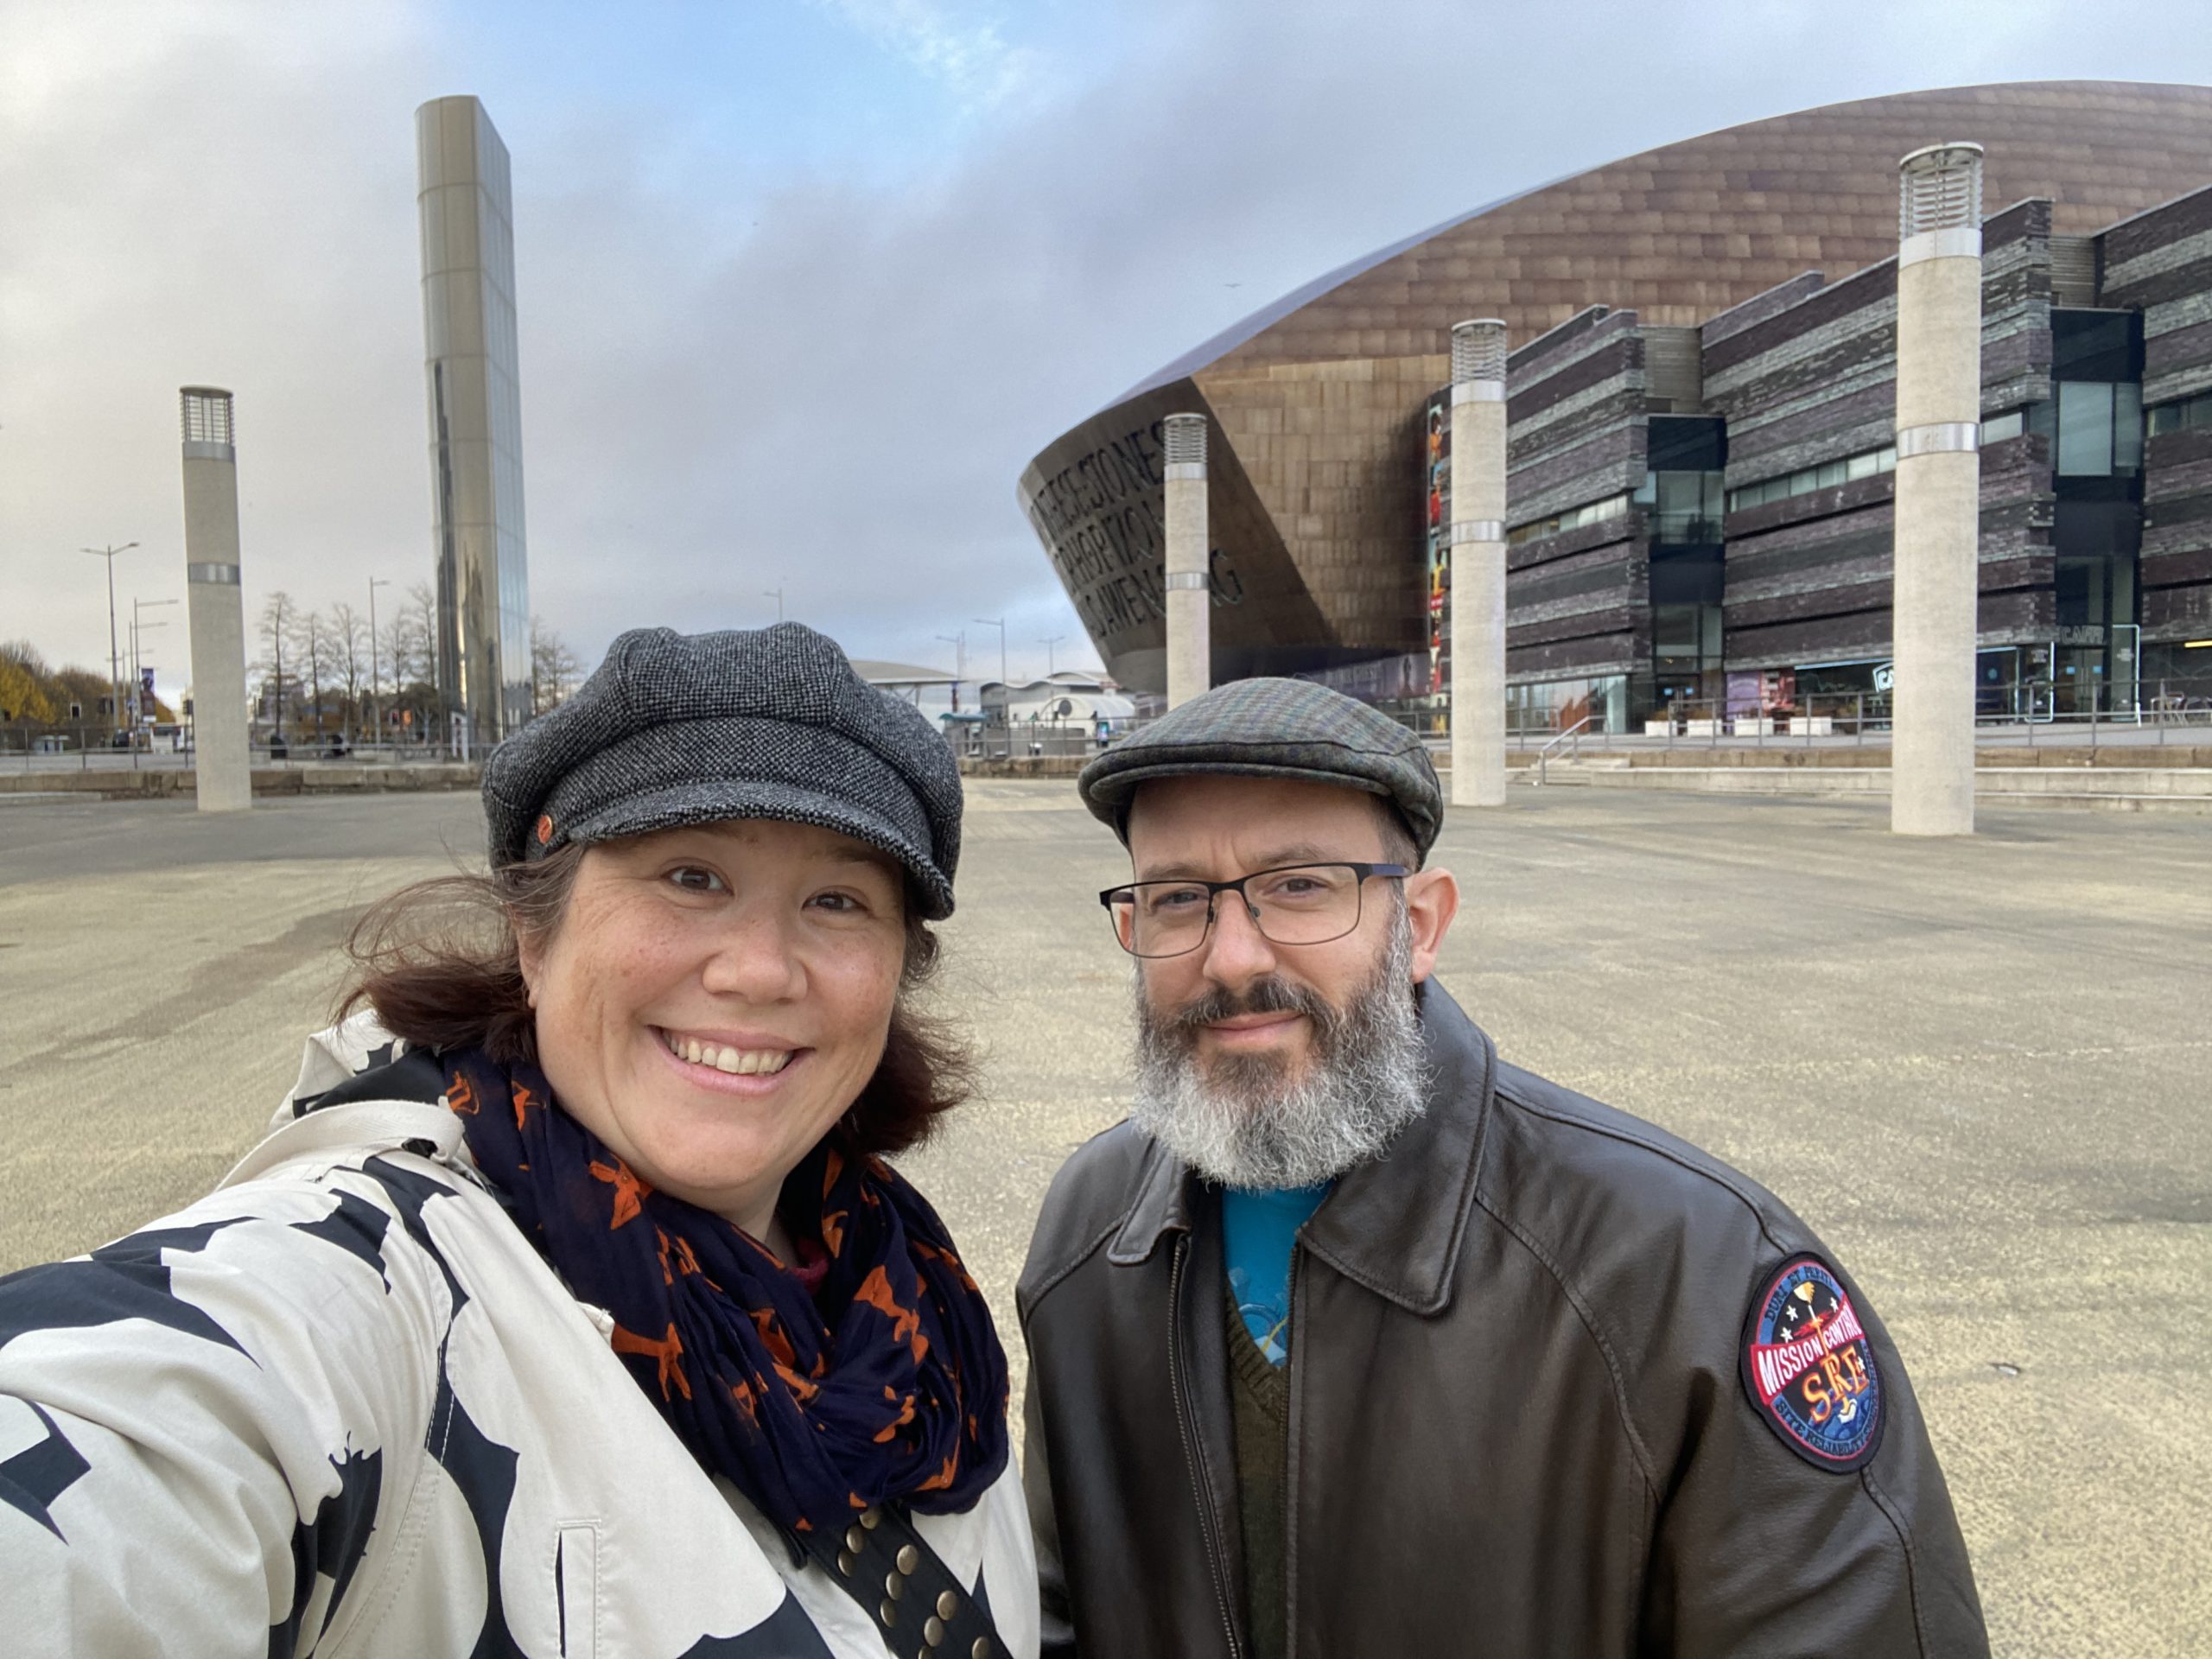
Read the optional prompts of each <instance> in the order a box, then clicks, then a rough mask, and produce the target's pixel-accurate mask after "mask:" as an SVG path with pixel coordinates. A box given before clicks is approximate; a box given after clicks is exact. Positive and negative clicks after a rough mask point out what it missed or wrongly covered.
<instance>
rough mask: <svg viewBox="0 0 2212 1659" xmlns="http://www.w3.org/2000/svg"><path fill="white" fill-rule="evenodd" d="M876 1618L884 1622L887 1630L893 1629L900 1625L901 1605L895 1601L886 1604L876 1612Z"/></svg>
mask: <svg viewBox="0 0 2212 1659" xmlns="http://www.w3.org/2000/svg"><path fill="white" fill-rule="evenodd" d="M875 1616H876V1617H877V1618H880V1619H881V1620H882V1621H883V1628H884V1629H885V1630H890V1629H892V1628H893V1627H894V1626H895V1625H896V1624H898V1623H899V1604H898V1603H897V1602H895V1601H887V1602H885V1603H884V1604H883V1605H882V1606H880V1607H879V1608H877V1609H876V1610H875Z"/></svg>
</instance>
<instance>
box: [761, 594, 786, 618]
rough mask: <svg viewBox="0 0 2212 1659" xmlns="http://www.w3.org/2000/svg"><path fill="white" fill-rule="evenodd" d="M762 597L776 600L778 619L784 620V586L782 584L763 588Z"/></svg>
mask: <svg viewBox="0 0 2212 1659" xmlns="http://www.w3.org/2000/svg"><path fill="white" fill-rule="evenodd" d="M760 597H761V598H763V599H772V600H774V601H776V620H777V621H779V622H780V621H782V620H784V590H783V588H781V587H780V586H779V587H775V588H762V589H761V590H760Z"/></svg>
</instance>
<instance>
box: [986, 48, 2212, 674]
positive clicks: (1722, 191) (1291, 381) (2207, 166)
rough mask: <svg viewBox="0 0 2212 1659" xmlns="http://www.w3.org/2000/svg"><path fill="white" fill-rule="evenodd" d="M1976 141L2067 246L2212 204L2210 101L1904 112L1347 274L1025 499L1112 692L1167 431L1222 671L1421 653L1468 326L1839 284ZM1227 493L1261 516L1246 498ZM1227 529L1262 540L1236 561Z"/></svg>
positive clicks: (2004, 186) (1166, 378)
mask: <svg viewBox="0 0 2212 1659" xmlns="http://www.w3.org/2000/svg"><path fill="white" fill-rule="evenodd" d="M1953 139H1967V140H1972V141H1973V142H1974V143H1980V144H1981V145H1983V146H1984V147H1985V149H1986V152H1987V160H1986V171H1985V181H1984V189H1983V200H1984V202H1985V204H1986V210H1987V211H1989V212H1991V213H1994V212H1997V211H1999V209H2001V208H2003V207H2005V206H2006V205H2007V204H2009V203H2012V202H2013V201H2017V200H2021V199H2023V198H2025V197H2030V196H2037V197H2048V198H2050V200H2052V202H2053V204H2054V208H2053V225H2052V228H2053V230H2054V231H2055V232H2057V233H2058V234H2061V235H2081V234H2088V233H2090V232H2095V231H2099V230H2101V229H2103V228H2104V227H2105V226H2108V225H2111V224H2112V223H2113V222H2114V221H2115V220H2118V219H2125V218H2126V217H2128V216H2129V215H2131V214H2133V213H2139V212H2140V211H2142V210H2143V209H2145V208H2147V207H2155V206H2157V205H2158V203H2160V202H2162V201H2165V200H2170V199H2171V198H2172V197H2174V196H2177V195H2180V194H2183V193H2186V192H2189V191H2192V190H2196V189H2199V188H2202V187H2204V186H2205V185H2206V184H2207V183H2212V88H2208V87H2202V86H2159V85H2143V84H2136V83H2131V82H2117V81H2037V82H2024V83H2018V84H2012V85H1998V86H1965V87H1949V88H1944V89H1942V90H1937V91H1932V92H1904V93H1899V94H1897V95H1896V96H1893V97H1889V98H1876V99H1862V100H1859V101H1858V102H1855V103H1849V104H1834V105H1827V106H1825V107H1823V108H1820V109H1814V110H1807V111H1801V112H1799V113H1797V114H1795V115H1785V116H1778V117H1776V118H1773V119H1771V120H1765V121H1755V122H1751V123H1749V124H1745V125H1743V126H1739V127H1730V128H1727V129H1726V130H1722V131H1719V132H1713V133H1707V134H1706V135H1704V136H1703V137H1697V138H1690V139H1686V140H1684V141H1683V142H1681V143H1674V144H1668V145H1665V146H1662V148H1660V149H1652V150H1647V151H1645V152H1644V153H1643V154H1642V155H1638V156H1629V157H1627V158H1625V159H1624V160H1621V161H1618V162H1609V163H1608V164H1606V165H1605V166H1603V167H1598V168H1592V169H1591V170H1590V171H1588V172H1586V173H1580V174H1577V175H1574V176H1573V177H1571V178H1567V179H1562V180H1560V181H1557V182H1555V183H1552V184H1548V185H1545V186H1543V187H1541V188H1536V189H1532V190H1529V191H1526V192H1524V193H1522V194H1519V195H1516V196H1511V197H1509V198H1507V199H1505V200H1502V201H1499V202H1496V203H1493V204H1491V206H1489V207H1484V208H1480V209H1478V210H1476V211H1475V212H1473V213H1469V214H1466V215H1465V216H1463V217H1461V218H1459V219H1453V220H1451V221H1449V222H1447V223H1446V224H1445V225H1442V226H1438V227H1436V228H1435V229H1433V230H1430V231H1427V232H1421V234H1420V235H1418V236H1416V237H1414V238H1410V239H1408V240H1407V241H1405V242H1401V243H1397V244H1394V245H1391V246H1390V247H1388V248H1384V249H1382V250H1380V251H1377V252H1376V253H1374V254H1371V255H1370V256H1368V257H1366V258H1364V259H1361V260H1357V261H1354V262H1353V263H1352V264H1349V265H1347V266H1344V267H1343V268H1341V269H1340V270H1336V271H1332V272H1330V273H1329V274H1328V275H1326V276H1325V277H1321V278H1319V280H1318V281H1316V282H1314V283H1309V284H1307V285H1306V287H1304V288H1301V289H1297V290H1294V292H1293V293H1291V294H1289V295H1287V296H1284V297H1283V298H1282V299H1281V300H1278V301H1276V302H1274V304H1272V305H1270V306H1268V307H1266V308H1263V309H1262V310H1260V311H1258V312H1256V313H1255V314H1254V315H1252V316H1250V317H1249V318H1247V319H1246V320H1245V321H1243V322H1242V323H1239V324H1238V325H1236V327H1231V328H1230V329H1228V330H1226V331H1224V333H1222V334H1218V335H1217V336H1216V337H1215V338H1214V339H1212V340H1208V341H1207V342H1205V344H1204V345H1202V346H1199V347H1198V348H1197V349H1196V350H1194V351H1192V352H1191V353H1187V354H1186V355H1185V356H1184V357H1183V358H1181V359H1178V360H1177V361H1175V362H1174V363H1172V364H1169V365H1166V367H1164V368H1163V369H1162V370H1160V372H1158V373H1156V374H1154V375H1151V376H1148V377H1147V378H1145V379H1144V380H1142V381H1141V382H1139V383H1138V385H1136V386H1135V387H1134V388H1133V389H1132V390H1131V391H1129V392H1128V393H1127V394H1125V395H1124V396H1123V397H1122V398H1121V399H1118V400H1117V401H1116V403H1115V404H1113V405H1111V406H1109V408H1107V409H1106V410H1102V411H1101V412H1100V413H1099V414H1097V415H1096V416H1092V417H1091V418H1090V420H1088V421H1086V422H1084V423H1083V424H1082V425H1080V426H1078V427H1077V428H1076V429H1074V430H1073V431H1071V432H1070V433H1068V434H1066V435H1065V436H1063V437H1062V438H1060V439H1059V440H1058V441H1057V442H1054V443H1053V444H1052V445H1051V446H1049V447H1048V448H1046V450H1045V451H1044V452H1043V453H1042V454H1039V456H1038V457H1037V459H1036V460H1035V461H1033V462H1032V463H1031V465H1030V467H1029V468H1028V469H1027V472H1026V473H1025V474H1024V476H1023V480H1022V486H1021V493H1022V498H1023V501H1024V503H1025V505H1026V506H1027V507H1028V509H1029V511H1030V512H1031V517H1032V519H1033V522H1035V523H1036V524H1038V528H1039V535H1040V536H1041V537H1043V538H1044V540H1045V542H1046V547H1047V550H1048V551H1050V552H1051V553H1052V556H1053V560H1054V563H1055V564H1056V566H1058V568H1059V569H1060V572H1061V575H1062V579H1063V581H1064V582H1066V583H1067V585H1068V587H1069V590H1070V594H1071V597H1073V598H1074V599H1075V600H1076V601H1077V608H1078V610H1080V611H1081V612H1082V613H1083V614H1084V621H1085V624H1086V626H1089V627H1090V630H1091V632H1092V637H1093V639H1094V640H1095V641H1096V643H1097V645H1098V646H1099V649H1100V651H1101V652H1102V653H1103V655H1104V656H1105V658H1106V659H1107V661H1108V664H1109V669H1110V670H1113V671H1117V672H1122V673H1123V674H1124V677H1127V678H1130V679H1131V680H1132V681H1133V682H1134V683H1140V684H1142V683H1147V682H1148V681H1149V679H1150V678H1151V677H1152V674H1151V671H1150V664H1151V658H1152V656H1153V655H1154V653H1155V652H1157V649H1158V647H1159V646H1160V644H1161V643H1162V639H1163V636H1162V635H1161V632H1160V623H1159V620H1158V619H1157V618H1156V617H1146V616H1144V615H1142V614H1141V612H1142V611H1143V610H1144V608H1145V607H1144V605H1143V604H1142V603H1141V594H1134V593H1132V592H1130V591H1128V589H1127V586H1126V584H1127V583H1128V582H1132V581H1137V582H1139V583H1140V586H1141V572H1140V571H1139V570H1138V565H1137V562H1135V561H1133V560H1132V559H1131V558H1130V556H1129V555H1128V550H1129V549H1130V548H1132V547H1134V546H1135V539H1133V538H1132V537H1130V536H1129V534H1128V531H1127V528H1126V526H1124V528H1123V531H1122V534H1121V535H1120V536H1119V537H1116V536H1114V535H1112V534H1110V533H1108V532H1109V531H1111V530H1112V526H1111V525H1107V526H1105V527H1104V529H1103V530H1102V531H1101V536H1102V537H1103V540H1099V541H1098V543H1097V544H1096V546H1091V547H1081V546H1077V545H1076V544H1075V538H1077V537H1078V536H1079V535H1080V534H1081V532H1082V531H1084V528H1085V526H1086V523H1087V520H1088V518H1090V517H1091V516H1094V515H1095V514H1096V513H1097V512H1109V513H1110V512H1118V511H1120V510H1121V509H1122V505H1123V502H1122V498H1120V497H1117V496H1116V494H1115V492H1114V490H1113V489H1112V487H1111V486H1112V484H1113V480H1114V479H1115V478H1116V477H1118V476H1132V477H1133V476H1134V472H1133V469H1140V470H1141V453H1140V452H1141V450H1142V449H1143V448H1144V434H1145V432H1146V431H1147V430H1148V429H1149V426H1150V423H1151V422H1152V421H1153V420H1154V419H1156V418H1157V417H1158V416H1159V415H1160V414H1164V413H1166V412H1169V411H1170V406H1173V407H1174V408H1182V409H1189V410H1204V411H1207V412H1211V414H1212V415H1213V416H1215V417H1216V422H1217V427H1218V429H1219V435H1220V440H1221V441H1220V442H1218V443H1217V445H1216V446H1215V461H1216V466H1215V474H1216V480H1217V481H1216V484H1215V487H1214V490H1213V492H1212V499H1213V501H1214V504H1215V505H1214V516H1215V520H1216V524H1217V531H1216V537H1215V539H1216V542H1217V544H1220V545H1222V546H1223V549H1224V556H1225V559H1226V562H1227V564H1228V566H1229V567H1230V569H1229V571H1228V572H1227V575H1229V576H1230V578H1232V579H1233V580H1234V581H1235V582H1236V585H1237V587H1238V588H1239V589H1240V590H1241V592H1240V594H1239V597H1240V599H1241V600H1242V601H1243V602H1242V603H1238V604H1235V605H1227V606H1222V607H1217V609H1216V611H1215V613H1214V614H1215V635H1216V640H1217V649H1218V651H1219V652H1220V653H1221V670H1222V671H1224V672H1244V671H1253V670H1254V669H1255V668H1261V669H1263V668H1265V667H1267V666H1268V665H1269V664H1270V662H1271V661H1274V660H1276V659H1278V658H1281V659H1283V660H1287V658H1285V657H1284V653H1294V652H1306V653H1307V654H1310V655H1311V656H1313V658H1314V659H1315V660H1321V659H1325V658H1329V657H1341V656H1345V655H1355V656H1356V655H1363V654H1371V653H1373V652H1379V651H1385V650H1389V649H1395V648H1407V647H1408V644H1409V642H1410V641H1411V640H1412V639H1414V633H1415V629H1416V617H1417V614H1418V610H1417V606H1418V597H1417V594H1416V592H1415V586H1416V579H1415V575H1414V569H1413V562H1412V559H1411V557H1410V554H1409V552H1406V551H1402V550H1410V549H1411V548H1412V547H1413V545H1414V540H1415V537H1416V528H1415V527H1416V525H1417V524H1418V523H1419V519H1418V516H1417V515H1418V513H1419V511H1420V507H1419V499H1418V497H1417V495H1416V493H1415V480H1414V467H1413V465H1412V462H1411V461H1410V459H1409V457H1410V456H1411V454H1412V453H1413V451H1412V448H1411V447H1410V444H1409V442H1408V432H1409V429H1410V423H1411V422H1412V420H1413V419H1414V416H1415V415H1416V413H1417V411H1418V409H1419V407H1420V404H1421V400H1422V399H1423V398H1424V397H1426V396H1427V394H1428V393H1429V392H1430V391H1433V390H1434V389H1435V388H1436V387H1437V386H1439V385H1441V384H1442V383H1443V382H1444V381H1445V379H1446V378H1447V374H1448V361H1447V353H1448V349H1449V347H1448V336H1449V333H1450V329H1451V327H1452V323H1454V322H1456V321H1459V319H1461V318H1463V317H1468V316H1497V317H1503V319H1505V321H1506V323H1507V326H1508V327H1509V329H1510V339H1511V341H1512V343H1513V344H1514V345H1515V346H1520V345H1522V344H1525V343H1526V342H1527V341H1529V340H1531V339H1534V338H1535V336H1536V335H1538V334H1542V333H1544V332H1545V331H1547V330H1548V329H1550V328H1553V327H1556V326H1557V325H1558V324H1560V323H1561V322H1563V321H1566V320H1567V318H1568V317H1570V316H1573V315H1574V314H1575V313H1577V312H1579V311H1581V310H1583V309H1584V308H1587V307H1589V306H1592V305H1607V306H1611V307H1613V308H1616V309H1628V310H1634V311H1636V312H1637V313H1638V314H1639V315H1640V316H1641V319H1642V321H1643V322H1644V323H1646V324H1681V325H1694V324H1697V323H1700V322H1702V321H1704V320H1705V319H1707V317H1710V316H1712V315H1713V314H1714V313H1716V312H1719V311H1722V310H1726V308H1729V307H1731V306H1733V305H1736V304H1738V303H1740V302H1743V301H1745V300H1746V299H1749V298H1751V296H1754V295H1757V294H1758V293H1761V292H1763V291H1764V290H1765V289H1770V288H1772V287H1774V286H1775V285H1776V284H1777V283H1783V282H1785V281H1787V280H1789V278H1791V277H1796V276H1797V275H1799V274H1800V273H1802V272H1804V271H1808V270H1817V271H1821V272H1823V273H1825V275H1826V276H1827V279H1828V280H1829V281H1831V282H1833V281H1834V280H1836V279H1837V278H1839V277H1845V276H1847V275H1849V274H1850V273H1851V272H1853V271H1854V270H1859V269H1861V268H1863V267H1865V266H1866V265H1870V264H1875V263H1877V262H1878V261H1880V260H1882V259H1885V258H1887V257H1890V256H1891V255H1892V254H1894V253H1895V252H1896V251H1897V162H1898V159H1899V158H1900V157H1901V156H1904V155H1906V154H1907V153H1908V152H1910V151H1911V150H1914V149H1919V148H1921V147H1922V146H1923V145H1925V144H1928V143H1937V142H1943V141H1947V140H1953ZM1163 400H1164V401H1163ZM1116 444H1119V445H1121V446H1122V451H1121V453H1119V454H1116V451H1115V446H1116ZM1224 451H1226V452H1228V453H1226V454H1224ZM1087 457H1097V458H1101V459H1098V460H1096V461H1095V463H1094V465H1093V467H1092V471H1091V474H1089V475H1086V476H1085V477H1084V479H1083V480H1081V483H1082V486H1083V487H1081V488H1080V489H1077V488H1076V487H1075V485H1074V482H1073V480H1074V477H1075V474H1074V473H1073V471H1072V469H1075V468H1077V467H1080V466H1081V465H1082V464H1083V462H1084V460H1085V458H1087ZM1224 475H1229V477H1230V480H1231V481H1232V483H1233V487H1234V489H1235V490H1236V491H1240V492H1241V491H1249V496H1250V499H1249V502H1245V503H1240V502H1236V501H1233V500H1224V483H1223V479H1224ZM1056 480H1058V487H1057V488H1056V487H1055V481H1056ZM1099 480H1104V483H1103V486H1102V485H1101V484H1100V482H1099ZM1154 493H1155V494H1156V493H1157V492H1156V487H1155V490H1154ZM1224 509H1226V517H1227V518H1228V519H1229V520H1230V521H1232V522H1234V523H1236V524H1239V525H1240V526H1242V527H1243V533H1242V534H1241V536H1240V539H1239V540H1237V541H1236V543H1233V544H1232V543H1224V537H1223V535H1222V533H1221V530H1220V528H1219V526H1220V525H1221V524H1222V523H1223V521H1224ZM1154 512H1155V513H1156V512H1157V507H1156V504H1155V506H1154ZM1136 539H1141V538H1136ZM1137 551H1138V553H1139V554H1140V555H1141V553H1142V550H1141V549H1138V550H1137ZM1117 559H1118V560H1120V561H1121V563H1120V564H1119V565H1116V560H1117ZM1221 574H1223V573H1222V571H1221V569H1220V568H1219V567H1218V566H1217V575H1221ZM1102 575H1103V578H1104V579H1106V580H1108V581H1110V582H1119V583H1122V584H1124V586H1123V588H1122V591H1121V592H1120V594H1118V597H1116V598H1115V600H1114V602H1111V603H1106V604H1102V603H1099V602H1096V601H1098V599H1099V594H1098V592H1097V591H1096V590H1097V583H1098V582H1099V580H1100V579H1101V577H1102ZM1087 601H1090V602H1087ZM1253 601H1262V602H1259V603H1256V604H1255V603H1254V602H1253ZM1286 630H1288V631H1289V632H1285V631H1286ZM1293 632H1294V633H1296V634H1299V635H1301V636H1304V637H1302V638H1300V639H1293V638H1291V637H1290V633H1293ZM1240 652H1241V653H1243V655H1241V656H1240Z"/></svg>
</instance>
